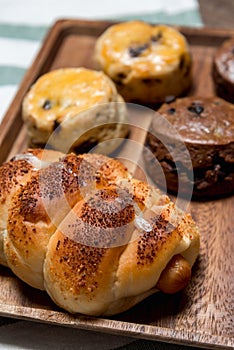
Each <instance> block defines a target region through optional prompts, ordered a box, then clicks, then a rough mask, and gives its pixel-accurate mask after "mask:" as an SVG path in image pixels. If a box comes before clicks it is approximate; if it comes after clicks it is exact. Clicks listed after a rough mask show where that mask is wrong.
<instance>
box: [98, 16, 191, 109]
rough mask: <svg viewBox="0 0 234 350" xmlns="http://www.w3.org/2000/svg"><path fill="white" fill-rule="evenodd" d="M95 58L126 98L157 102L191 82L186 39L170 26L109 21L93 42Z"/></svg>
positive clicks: (173, 94) (162, 100)
mask: <svg viewBox="0 0 234 350" xmlns="http://www.w3.org/2000/svg"><path fill="white" fill-rule="evenodd" d="M95 60H96V61H97V63H98V65H99V67H100V68H101V69H102V70H103V71H104V72H105V73H106V74H107V75H108V76H109V77H110V78H111V79H112V80H113V81H114V82H115V84H116V86H117V88H118V91H119V93H120V94H121V95H122V96H123V97H124V99H125V100H126V101H132V102H138V103H143V104H158V103H161V102H164V101H165V100H166V99H167V98H171V97H172V96H174V97H176V96H179V95H181V94H183V93H185V92H186V91H187V90H188V88H189V87H190V84H191V67H192V59H191V54H190V49H189V46H188V43H187V40H186V38H185V37H184V36H183V35H182V34H181V33H180V32H179V31H178V30H176V29H174V28H172V27H170V26H166V25H150V24H148V23H145V22H142V21H130V22H123V23H120V24H115V25H112V26H111V27H109V28H108V29H107V30H106V31H105V32H104V33H103V34H102V35H101V36H100V37H99V38H98V40H97V42H96V46H95Z"/></svg>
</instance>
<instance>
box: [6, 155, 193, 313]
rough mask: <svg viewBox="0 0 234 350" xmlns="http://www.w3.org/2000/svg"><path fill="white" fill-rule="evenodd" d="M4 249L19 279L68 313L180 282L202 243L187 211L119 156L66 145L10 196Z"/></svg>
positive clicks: (116, 304)
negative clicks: (70, 149) (143, 179)
mask: <svg viewBox="0 0 234 350" xmlns="http://www.w3.org/2000/svg"><path fill="white" fill-rule="evenodd" d="M6 226H7V230H6V234H5V239H4V254H5V257H6V261H7V263H8V266H9V267H10V268H11V269H12V271H13V272H14V273H15V274H16V275H17V276H18V277H19V278H21V279H22V280H23V281H25V282H26V283H28V284H30V285H31V286H34V287H36V288H39V289H45V290H46V291H47V292H48V294H49V295H50V296H51V298H52V299H53V300H54V302H55V303H56V304H57V305H59V306H60V307H62V308H64V309H65V310H67V311H69V312H72V313H83V314H87V315H113V314H116V313H119V312H122V311H124V310H127V309H128V308H130V307H132V306H133V305H135V304H136V303H138V302H139V301H141V300H143V299H144V298H146V297H147V296H148V295H150V294H152V293H154V292H156V291H159V290H161V291H163V292H166V293H175V292H177V291H179V290H181V289H182V288H184V287H185V286H186V285H187V284H188V281H189V279H190V277H191V268H192V266H193V264H194V261H195V259H196V257H197V255H198V252H199V233H198V230H197V228H196V225H195V223H194V221H193V220H192V218H191V217H190V215H189V214H185V213H183V212H182V211H180V210H179V209H178V208H176V207H175V205H174V204H173V203H172V202H171V201H170V199H169V198H168V197H167V196H165V195H161V194H160V192H159V191H158V190H157V189H155V188H153V187H151V186H149V185H148V184H146V183H145V182H141V181H139V180H136V179H134V178H132V176H131V175H130V174H129V172H128V171H127V169H126V168H125V167H124V166H123V165H122V164H121V163H120V162H119V161H118V160H114V159H110V158H108V157H106V156H103V155H98V154H83V155H80V156H77V155H75V154H68V155H66V156H63V157H62V158H60V159H59V161H56V162H53V163H52V164H50V165H49V166H47V167H45V168H42V169H40V170H39V171H37V172H36V173H33V174H32V175H31V177H30V179H29V180H28V181H27V182H26V183H25V184H24V185H22V186H20V187H18V188H17V190H16V192H15V193H14V195H13V197H12V198H11V201H10V203H9V215H8V218H7V225H6Z"/></svg>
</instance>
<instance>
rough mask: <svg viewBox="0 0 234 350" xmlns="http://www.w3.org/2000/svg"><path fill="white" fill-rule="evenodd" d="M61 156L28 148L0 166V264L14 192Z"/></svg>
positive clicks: (0, 262)
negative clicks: (9, 208) (34, 174)
mask: <svg viewBox="0 0 234 350" xmlns="http://www.w3.org/2000/svg"><path fill="white" fill-rule="evenodd" d="M61 156H62V153H60V152H56V151H49V150H42V149H33V150H32V149H28V150H27V151H25V152H23V153H22V154H17V155H16V156H15V157H13V158H12V159H11V160H9V161H8V162H6V163H4V164H3V165H2V166H1V167H0V264H2V265H7V262H6V258H5V255H4V252H3V241H4V236H5V234H6V222H7V217H8V207H9V205H10V202H11V199H12V196H13V195H14V193H15V192H16V191H17V190H18V189H19V188H20V186H23V185H24V184H25V183H26V182H27V181H29V179H30V178H31V176H32V174H33V173H36V172H37V171H38V170H39V169H40V168H41V167H46V166H47V165H48V164H50V162H54V161H56V160H58V159H59V157H61Z"/></svg>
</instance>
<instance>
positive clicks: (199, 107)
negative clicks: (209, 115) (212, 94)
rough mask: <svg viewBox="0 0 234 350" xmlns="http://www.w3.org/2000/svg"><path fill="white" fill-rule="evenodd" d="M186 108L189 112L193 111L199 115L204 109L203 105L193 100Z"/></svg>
mask: <svg viewBox="0 0 234 350" xmlns="http://www.w3.org/2000/svg"><path fill="white" fill-rule="evenodd" d="M187 109H188V111H189V112H192V113H195V114H197V115H200V114H201V113H202V112H203V111H204V107H202V105H200V103H197V102H193V103H192V104H191V105H190V106H189V107H188V108H187Z"/></svg>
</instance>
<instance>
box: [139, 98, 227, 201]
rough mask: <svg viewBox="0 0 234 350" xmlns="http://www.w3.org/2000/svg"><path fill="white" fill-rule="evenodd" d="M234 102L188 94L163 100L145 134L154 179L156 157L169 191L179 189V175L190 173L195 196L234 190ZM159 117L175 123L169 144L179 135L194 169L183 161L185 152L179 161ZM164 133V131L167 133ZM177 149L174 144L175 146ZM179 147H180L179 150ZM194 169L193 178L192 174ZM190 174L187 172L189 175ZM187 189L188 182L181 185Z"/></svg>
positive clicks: (215, 194)
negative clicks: (167, 102)
mask: <svg viewBox="0 0 234 350" xmlns="http://www.w3.org/2000/svg"><path fill="white" fill-rule="evenodd" d="M233 116H234V106H233V105H232V104H231V103H229V102H226V101H224V100H222V99H220V98H218V97H210V98H202V97H201V98H198V97H186V98H181V99H177V100H176V101H174V102H172V103H170V104H164V105H163V106H162V107H161V108H160V109H159V110H158V114H156V115H155V119H154V120H153V121H152V124H151V127H150V129H149V132H148V134H147V137H146V150H145V152H144V159H145V162H146V168H147V170H148V172H149V174H150V175H151V177H152V179H154V180H155V181H156V182H157V180H158V179H157V173H156V172H155V169H156V168H155V166H154V163H153V161H152V157H155V158H156V159H157V160H158V161H159V163H160V165H161V167H162V169H163V171H164V174H165V178H166V185H167V189H168V191H171V192H173V193H177V191H178V183H179V177H181V176H185V178H186V176H187V177H190V181H191V182H192V184H193V196H194V198H201V199H208V198H211V197H218V196H223V195H227V194H232V193H233V192H234V119H233ZM160 118H165V119H166V121H167V122H169V124H170V125H171V126H172V127H173V130H172V132H171V133H170V135H169V136H168V138H167V144H168V145H169V144H170V145H171V147H172V148H173V145H176V143H177V140H178V138H180V140H181V141H182V142H183V143H184V145H185V146H186V147H187V149H188V151H189V154H190V157H191V163H188V164H191V165H192V168H193V169H190V168H188V167H186V165H184V164H183V154H181V155H180V156H179V157H178V162H177V165H176V163H175V159H173V157H172V154H171V153H170V151H169V150H168V148H166V147H165V144H163V142H161V140H163V139H165V135H166V132H167V130H168V129H167V130H165V129H163V130H161V129H160V122H159V120H160ZM164 133H165V135H164ZM174 149H175V147H174ZM179 152H180V150H179V149H178V154H179ZM191 170H193V178H192V177H191ZM186 174H187V175H186ZM179 190H180V194H187V193H186V186H185V187H184V188H183V186H182V187H180V189H179Z"/></svg>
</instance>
